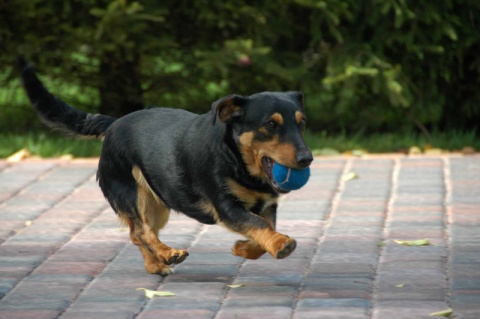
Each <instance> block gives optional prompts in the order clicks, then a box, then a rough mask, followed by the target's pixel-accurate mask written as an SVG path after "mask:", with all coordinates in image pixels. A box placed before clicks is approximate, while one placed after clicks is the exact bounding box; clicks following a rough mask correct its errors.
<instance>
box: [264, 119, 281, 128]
mask: <svg viewBox="0 0 480 319" xmlns="http://www.w3.org/2000/svg"><path fill="white" fill-rule="evenodd" d="M266 126H267V127H268V128H271V129H273V130H274V129H276V128H277V127H278V124H277V122H275V121H274V120H270V121H268V122H267V124H266Z"/></svg>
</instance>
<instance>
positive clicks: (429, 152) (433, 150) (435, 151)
mask: <svg viewBox="0 0 480 319" xmlns="http://www.w3.org/2000/svg"><path fill="white" fill-rule="evenodd" d="M442 153H444V151H443V150H442V149H441V148H430V149H428V150H425V154H427V155H440V154H442Z"/></svg>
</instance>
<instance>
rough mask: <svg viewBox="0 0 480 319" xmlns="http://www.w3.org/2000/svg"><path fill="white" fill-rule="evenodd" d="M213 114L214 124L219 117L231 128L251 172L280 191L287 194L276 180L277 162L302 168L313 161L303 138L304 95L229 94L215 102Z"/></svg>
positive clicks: (289, 93) (268, 93)
mask: <svg viewBox="0 0 480 319" xmlns="http://www.w3.org/2000/svg"><path fill="white" fill-rule="evenodd" d="M212 113H213V118H214V123H215V121H216V120H217V118H218V119H219V120H220V121H222V122H224V123H226V124H227V125H230V126H231V128H232V130H231V132H232V134H233V138H234V140H235V142H236V144H237V147H238V150H239V151H240V153H241V155H242V159H243V161H244V163H245V165H246V167H247V169H248V171H249V173H250V174H251V175H252V176H255V177H258V178H261V179H264V180H267V181H268V182H269V183H270V184H271V185H272V187H273V188H274V189H275V190H276V191H277V192H285V191H284V190H282V189H281V188H280V187H278V185H276V183H275V182H274V181H273V178H272V168H273V165H274V163H275V162H276V163H279V164H282V165H284V166H287V167H290V168H297V169H298V168H306V167H308V166H309V165H310V163H311V162H312V160H313V157H312V152H311V151H310V150H309V149H308V147H307V145H306V144H305V141H304V139H303V134H304V132H305V124H306V117H305V113H304V105H303V94H302V93H300V92H286V93H278V92H275V93H272V92H264V93H258V94H254V95H251V96H246V97H245V96H239V95H229V96H227V97H224V98H223V99H220V100H218V101H216V102H214V103H213V105H212Z"/></svg>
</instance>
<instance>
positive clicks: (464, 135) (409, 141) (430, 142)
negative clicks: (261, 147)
mask: <svg viewBox="0 0 480 319" xmlns="http://www.w3.org/2000/svg"><path fill="white" fill-rule="evenodd" d="M305 139H306V141H307V144H308V146H309V147H310V148H312V149H313V150H317V153H319V154H321V153H322V152H321V150H324V151H325V153H327V154H328V152H329V149H331V150H336V151H338V152H341V153H343V152H348V151H352V150H363V151H367V152H369V153H390V152H405V151H408V149H410V147H412V146H417V147H419V148H421V149H425V148H439V149H442V150H444V151H447V152H453V151H459V150H461V149H462V148H464V147H466V146H469V147H473V148H474V149H476V150H480V138H479V136H478V135H477V134H476V132H456V131H452V132H432V133H431V135H430V138H427V137H425V136H424V135H419V134H414V133H410V134H402V133H385V134H371V135H368V136H366V135H363V134H357V135H346V134H332V135H330V134H327V133H325V132H323V133H308V134H306V137H305Z"/></svg>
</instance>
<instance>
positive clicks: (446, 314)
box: [430, 308, 453, 317]
mask: <svg viewBox="0 0 480 319" xmlns="http://www.w3.org/2000/svg"><path fill="white" fill-rule="evenodd" d="M452 314H453V309H452V308H448V309H445V310H442V311H438V312H432V313H431V314H430V316H439V317H450V316H451V315H452Z"/></svg>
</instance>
